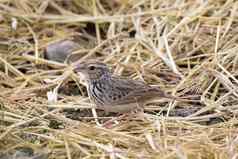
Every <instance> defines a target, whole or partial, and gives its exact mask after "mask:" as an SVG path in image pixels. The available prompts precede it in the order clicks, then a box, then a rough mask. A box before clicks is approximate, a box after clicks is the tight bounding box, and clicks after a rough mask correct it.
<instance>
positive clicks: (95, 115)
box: [92, 108, 102, 126]
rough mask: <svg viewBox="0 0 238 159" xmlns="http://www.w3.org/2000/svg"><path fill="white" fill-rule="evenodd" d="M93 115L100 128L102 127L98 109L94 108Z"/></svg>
mask: <svg viewBox="0 0 238 159" xmlns="http://www.w3.org/2000/svg"><path fill="white" fill-rule="evenodd" d="M92 114H93V117H94V119H95V122H96V124H97V125H98V126H102V124H100V123H99V121H98V115H97V112H96V109H95V108H92Z"/></svg>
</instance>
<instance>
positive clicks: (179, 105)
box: [0, 0, 238, 159]
mask: <svg viewBox="0 0 238 159" xmlns="http://www.w3.org/2000/svg"><path fill="white" fill-rule="evenodd" d="M237 6H238V3H237V2H236V1H233V0H230V1H222V0H219V1H215V0H210V1H189V0H188V1H183V0H177V1H175V0H158V1H155V0H150V1H149V0H143V1H136V0H130V1H129V0H123V1H118V0H111V1H99V0H92V1H83V0H70V1H66V0H61V1H59V0H52V1H48V0H47V1H45V0H37V1H36V0H21V1H17V0H4V1H1V2H0V79H1V80H0V89H1V92H0V97H1V98H0V101H1V103H0V141H1V142H0V153H1V154H2V155H3V156H4V155H6V154H7V155H8V156H9V155H10V156H11V155H13V156H14V155H15V152H19V151H20V149H21V148H30V149H32V150H34V152H35V153H37V154H38V153H40V154H47V155H48V156H49V158H57V159H60V158H68V159H71V158H72V159H73V158H111V159H113V158H121V159H124V158H171V159H172V158H180V159H187V158H204V159H205V158H206V159H210V158H211V159H212V158H216V159H217V158H220V159H230V158H234V159H235V158H237V156H238V147H237V144H238V137H237V133H238V129H237V124H238V120H237V117H236V116H237V112H238V92H237V86H238V79H237V77H238V74H237V72H238V71H237V69H238V54H237V52H238V46H237V42H238V36H237V28H238V21H237V15H238V10H237ZM66 39H71V40H73V41H74V42H77V43H78V44H79V45H80V48H79V49H77V50H76V51H74V52H73V54H74V55H75V54H76V55H77V57H78V58H79V60H86V59H89V58H94V59H100V60H102V61H104V62H106V63H108V64H109V65H110V67H112V68H113V70H114V73H115V74H119V75H123V76H127V77H129V78H133V79H138V80H143V81H145V82H146V83H149V84H153V85H160V86H161V88H162V89H163V90H165V91H166V92H169V93H171V94H173V95H176V96H183V97H188V98H191V99H194V100H195V101H196V102H179V101H178V102H174V101H168V100H163V99H158V100H154V101H151V102H150V103H148V104H147V106H146V109H145V113H144V114H137V115H133V114H132V115H130V116H129V117H125V118H123V119H120V120H118V122H119V123H118V124H117V125H115V126H113V127H111V128H102V127H98V126H96V124H95V122H94V120H93V118H92V115H91V114H90V111H89V108H90V107H91V104H90V102H89V100H88V98H87V95H86V91H85V88H84V86H82V85H81V84H79V82H78V79H77V77H76V75H75V74H73V72H72V70H71V67H70V64H69V65H68V64H66V63H60V62H56V61H52V60H48V59H46V58H45V55H44V53H45V49H46V47H47V46H48V45H49V44H51V43H53V42H55V41H61V40H66ZM50 91H51V92H50ZM49 92H50V93H49ZM47 94H48V98H49V99H47ZM55 100H57V102H54V101H55ZM99 116H100V120H101V121H105V120H108V119H110V118H113V117H115V116H118V114H109V115H106V114H104V113H103V112H99ZM43 156H46V155H43ZM0 157H1V155H0ZM9 158H11V157H9ZM42 158H43V157H42Z"/></svg>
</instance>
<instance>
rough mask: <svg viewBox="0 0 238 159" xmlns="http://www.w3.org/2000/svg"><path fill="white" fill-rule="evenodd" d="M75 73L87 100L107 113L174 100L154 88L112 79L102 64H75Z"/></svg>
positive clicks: (107, 69) (117, 78)
mask: <svg viewBox="0 0 238 159" xmlns="http://www.w3.org/2000/svg"><path fill="white" fill-rule="evenodd" d="M74 71H75V72H76V73H77V74H79V76H81V78H83V79H84V84H85V85H86V87H87V92H88V95H89V97H90V100H91V101H93V102H94V103H95V104H96V106H97V108H98V109H102V110H105V111H106V112H120V113H124V112H129V111H131V110H134V109H136V108H143V105H144V103H145V102H146V101H148V100H150V99H153V98H160V97H163V98H170V99H176V97H173V96H171V95H167V94H166V93H164V92H163V91H162V90H161V89H160V88H159V87H157V86H150V85H147V84H145V83H143V82H140V81H137V80H132V79H126V78H123V77H119V76H113V75H112V73H111V72H110V70H109V68H108V67H107V65H106V64H104V63H102V62H98V61H87V62H81V63H79V64H76V65H75V68H74Z"/></svg>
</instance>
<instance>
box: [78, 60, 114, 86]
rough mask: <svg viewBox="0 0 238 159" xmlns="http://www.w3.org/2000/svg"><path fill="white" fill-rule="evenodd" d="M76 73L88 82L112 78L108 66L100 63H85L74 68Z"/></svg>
mask: <svg viewBox="0 0 238 159" xmlns="http://www.w3.org/2000/svg"><path fill="white" fill-rule="evenodd" d="M74 71H75V72H76V73H77V74H79V76H81V77H82V78H84V80H85V81H86V82H90V81H94V80H100V79H102V78H103V77H105V76H110V70H109V68H108V67H107V65H106V64H104V63H102V62H99V61H91V60H90V61H84V62H81V63H78V64H76V65H75V67H74Z"/></svg>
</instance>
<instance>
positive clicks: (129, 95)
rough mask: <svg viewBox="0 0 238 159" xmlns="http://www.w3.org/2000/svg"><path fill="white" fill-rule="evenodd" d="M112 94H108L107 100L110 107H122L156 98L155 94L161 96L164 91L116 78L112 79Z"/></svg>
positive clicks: (138, 82) (134, 81)
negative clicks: (122, 105)
mask: <svg viewBox="0 0 238 159" xmlns="http://www.w3.org/2000/svg"><path fill="white" fill-rule="evenodd" d="M112 82H113V84H112V85H111V87H110V88H109V89H110V92H111V93H110V94H107V96H106V98H107V99H106V100H105V101H107V103H106V104H108V105H121V104H130V103H135V102H140V101H141V100H145V99H147V98H151V97H154V96H155V94H157V95H159V94H160V93H162V91H159V90H158V89H155V88H154V87H151V86H148V85H146V84H145V83H143V82H140V81H136V80H131V79H123V78H116V77H114V78H113V79H112Z"/></svg>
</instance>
